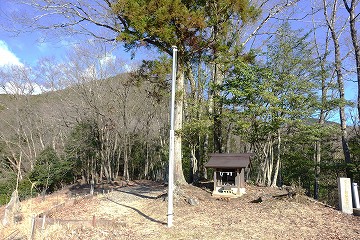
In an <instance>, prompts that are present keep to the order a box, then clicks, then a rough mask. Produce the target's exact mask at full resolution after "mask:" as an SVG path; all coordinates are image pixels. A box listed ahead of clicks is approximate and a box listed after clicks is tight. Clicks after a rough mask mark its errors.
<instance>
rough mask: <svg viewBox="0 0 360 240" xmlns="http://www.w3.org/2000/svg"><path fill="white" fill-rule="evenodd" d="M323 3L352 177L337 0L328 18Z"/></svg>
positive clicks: (348, 173)
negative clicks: (333, 58) (336, 23)
mask: <svg viewBox="0 0 360 240" xmlns="http://www.w3.org/2000/svg"><path fill="white" fill-rule="evenodd" d="M323 3H324V15H325V18H326V22H327V25H328V28H329V29H330V33H331V38H332V40H333V43H334V52H335V71H336V77H337V83H338V89H339V98H340V100H341V102H342V103H341V105H340V107H339V114H340V126H341V143H342V148H343V153H344V158H345V163H346V165H347V166H346V175H347V177H349V178H352V173H351V171H350V168H349V164H350V163H351V158H350V150H349V144H348V135H347V131H346V115H345V106H344V102H345V91H344V79H343V75H342V70H341V55H340V44H339V39H338V36H337V33H336V30H335V21H336V12H337V0H335V1H334V4H333V9H332V16H331V19H330V20H329V18H328V14H327V8H326V0H323Z"/></svg>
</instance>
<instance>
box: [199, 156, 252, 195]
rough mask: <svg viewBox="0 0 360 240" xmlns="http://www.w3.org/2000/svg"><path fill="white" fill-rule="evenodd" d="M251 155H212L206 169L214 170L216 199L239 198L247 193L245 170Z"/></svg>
mask: <svg viewBox="0 0 360 240" xmlns="http://www.w3.org/2000/svg"><path fill="white" fill-rule="evenodd" d="M251 156H252V154H251V153H237V154H228V153H226V154H223V153H214V154H210V159H209V162H208V163H206V165H205V167H206V168H213V169H214V191H213V193H212V195H213V196H214V197H239V196H241V195H243V194H244V193H245V169H246V168H247V167H248V166H249V164H250V157H251Z"/></svg>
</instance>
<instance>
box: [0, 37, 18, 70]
mask: <svg viewBox="0 0 360 240" xmlns="http://www.w3.org/2000/svg"><path fill="white" fill-rule="evenodd" d="M5 65H19V66H22V65H23V64H22V63H21V62H20V59H19V58H18V57H17V56H16V55H15V54H14V53H13V52H11V51H10V49H9V47H8V45H7V44H6V42H4V41H2V40H0V67H1V66H5Z"/></svg>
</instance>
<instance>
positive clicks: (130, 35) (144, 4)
mask: <svg viewBox="0 0 360 240" xmlns="http://www.w3.org/2000/svg"><path fill="white" fill-rule="evenodd" d="M112 10H113V12H114V13H115V14H116V15H117V17H118V18H119V19H121V21H122V23H123V31H121V32H120V33H119V35H118V37H117V39H118V40H119V41H122V42H124V43H125V46H126V48H127V49H131V48H134V47H139V46H144V45H145V46H149V45H151V46H155V47H157V48H158V49H160V50H161V51H165V52H167V53H168V54H171V46H172V45H176V46H178V47H179V48H180V49H179V50H180V52H181V53H185V52H188V53H190V52H198V51H199V50H200V49H204V48H205V47H207V46H208V45H209V44H211V40H212V36H209V35H211V34H208V32H209V31H210V28H212V27H214V26H217V27H218V28H220V25H221V24H222V25H224V26H223V27H222V28H223V29H225V26H226V25H229V24H230V23H231V21H230V16H237V18H238V19H241V20H242V21H243V22H246V21H248V20H251V19H254V18H255V17H256V16H257V15H258V14H259V10H258V9H257V8H255V7H254V6H253V5H251V4H250V1H248V0H240V1H239V0H222V1H214V2H213V1H210V2H209V1H195V0H183V1H181V0H175V1H170V0H117V1H116V3H114V4H113V5H112ZM215 16H216V17H215ZM219 17H221V19H219Z"/></svg>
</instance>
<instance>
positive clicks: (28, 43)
mask: <svg viewBox="0 0 360 240" xmlns="http://www.w3.org/2000/svg"><path fill="white" fill-rule="evenodd" d="M21 11H22V10H21V9H18V8H17V7H16V5H14V3H13V1H12V0H0V67H1V66H3V65H5V64H15V65H26V66H30V67H33V66H36V64H37V62H38V61H39V60H40V59H42V58H45V57H52V58H55V59H56V61H59V62H61V61H64V59H65V57H66V55H67V53H68V52H69V51H71V49H72V47H73V46H74V45H76V44H78V43H79V42H80V41H79V39H77V38H70V37H61V38H59V37H57V38H54V37H49V36H45V35H44V33H41V32H27V33H22V34H15V33H14V32H9V31H8V30H9V29H10V30H11V29H12V25H11V21H9V18H8V16H10V15H11V14H12V13H13V12H17V13H19V12H20V13H21ZM1 27H2V28H1ZM109 49H110V48H109ZM110 54H112V55H113V56H114V57H116V58H121V59H122V60H124V61H125V62H127V63H128V64H129V65H131V64H137V63H138V62H139V61H140V60H142V59H146V58H148V59H149V58H153V57H154V55H156V54H157V53H156V52H155V50H154V51H152V52H148V51H144V50H143V51H140V52H138V53H137V55H135V56H136V57H135V59H134V60H131V59H130V53H127V52H125V51H124V50H123V49H122V48H121V47H119V46H118V47H117V48H114V50H113V51H112V52H111V53H110ZM345 67H346V66H345ZM347 80H355V76H354V77H351V76H350V77H348V79H347ZM345 89H346V98H347V99H348V100H356V96H357V87H356V83H354V82H351V81H346V82H345Z"/></svg>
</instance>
